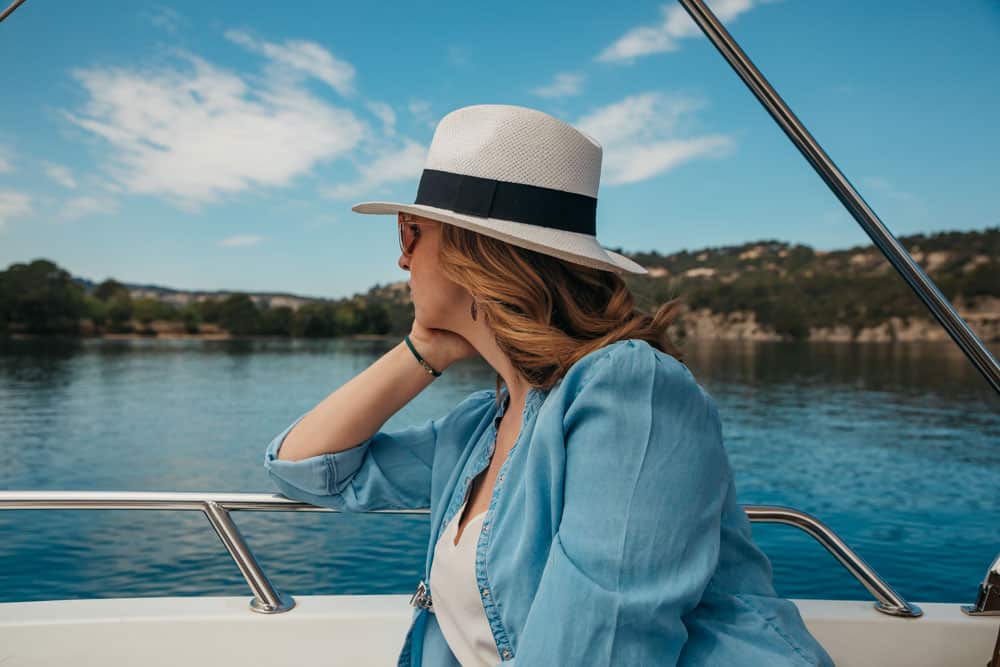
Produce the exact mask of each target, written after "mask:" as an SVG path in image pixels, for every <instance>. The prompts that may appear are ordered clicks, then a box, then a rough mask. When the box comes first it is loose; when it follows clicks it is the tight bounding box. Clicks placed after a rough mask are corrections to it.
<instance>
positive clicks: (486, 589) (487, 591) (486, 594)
mask: <svg viewBox="0 0 1000 667" xmlns="http://www.w3.org/2000/svg"><path fill="white" fill-rule="evenodd" d="M489 596H490V589H488V588H484V589H483V597H484V598H488V597H489Z"/></svg>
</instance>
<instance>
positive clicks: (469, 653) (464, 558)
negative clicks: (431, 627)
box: [430, 503, 501, 667]
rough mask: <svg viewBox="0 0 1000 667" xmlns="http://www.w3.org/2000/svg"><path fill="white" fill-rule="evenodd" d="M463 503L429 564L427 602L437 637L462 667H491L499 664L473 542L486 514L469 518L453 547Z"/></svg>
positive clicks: (442, 533)
mask: <svg viewBox="0 0 1000 667" xmlns="http://www.w3.org/2000/svg"><path fill="white" fill-rule="evenodd" d="M464 511H465V503H463V504H462V507H460V508H459V509H458V511H457V512H455V516H454V517H453V518H452V520H451V523H449V524H448V526H447V528H446V529H445V530H443V531H442V532H441V537H440V538H438V541H437V544H436V545H435V546H434V562H433V563H431V577H430V578H431V580H430V587H431V600H432V604H433V610H434V614H435V616H436V617H437V622H438V625H439V626H440V628H441V634H443V635H444V638H445V641H447V642H448V646H449V648H451V652H452V653H454V654H455V657H456V658H457V659H458V661H459V662H460V663H461V664H462V667H475V666H478V665H485V666H488V667H495V665H496V664H497V663H499V662H501V660H500V654H499V653H497V645H496V642H495V641H494V639H493V631H492V630H491V629H490V623H489V620H487V618H486V610H485V609H483V601H482V598H480V597H479V582H477V581H476V542H477V541H478V540H479V533H480V529H481V527H482V523H483V518H484V517H485V516H486V512H482V513H480V514H477V515H476V516H475V517H473V518H472V519H471V520H470V521H469V523H468V525H466V527H465V530H463V531H462V539H461V541H459V543H458V545H457V546H456V545H455V535H457V534H458V522H459V519H461V517H462V512H464Z"/></svg>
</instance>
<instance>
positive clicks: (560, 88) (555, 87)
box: [531, 72, 583, 98]
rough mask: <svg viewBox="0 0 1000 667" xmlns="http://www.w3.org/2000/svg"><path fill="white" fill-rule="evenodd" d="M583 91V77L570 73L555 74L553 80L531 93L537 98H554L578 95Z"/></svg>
mask: <svg viewBox="0 0 1000 667" xmlns="http://www.w3.org/2000/svg"><path fill="white" fill-rule="evenodd" d="M582 89H583V75H582V74H574V73H571V72H563V73H561V74H556V76H555V79H554V80H553V81H552V82H551V83H549V84H546V85H544V86H539V87H537V88H533V89H532V91H531V92H532V93H534V94H535V95H538V96H539V97H547V98H556V97H570V96H571V95H579V94H580V91H581V90H582Z"/></svg>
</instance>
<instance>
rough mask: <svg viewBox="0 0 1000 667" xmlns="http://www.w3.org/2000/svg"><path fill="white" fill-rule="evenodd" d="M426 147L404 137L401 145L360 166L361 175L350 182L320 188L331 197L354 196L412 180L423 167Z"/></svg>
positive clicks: (343, 197) (349, 197)
mask: <svg viewBox="0 0 1000 667" xmlns="http://www.w3.org/2000/svg"><path fill="white" fill-rule="evenodd" d="M426 159H427V147H426V146H423V145H422V144H419V143H417V142H415V141H412V140H410V139H407V140H406V142H405V144H404V145H403V146H402V147H401V148H396V149H393V150H392V151H388V152H385V153H383V154H382V155H380V156H379V157H378V158H376V159H375V160H374V161H372V162H371V163H369V164H367V165H364V166H362V167H360V169H359V171H360V172H361V175H360V178H359V179H358V180H357V181H355V182H353V183H339V184H337V185H333V186H330V187H327V188H324V189H323V191H322V192H323V194H324V195H325V196H326V197H329V198H331V199H353V198H356V197H361V196H363V195H364V194H365V193H367V192H370V191H372V190H375V189H376V188H378V187H381V186H383V185H385V184H387V183H396V182H399V181H415V180H416V179H417V178H418V177H419V176H420V172H421V171H422V170H423V168H424V162H425V161H426Z"/></svg>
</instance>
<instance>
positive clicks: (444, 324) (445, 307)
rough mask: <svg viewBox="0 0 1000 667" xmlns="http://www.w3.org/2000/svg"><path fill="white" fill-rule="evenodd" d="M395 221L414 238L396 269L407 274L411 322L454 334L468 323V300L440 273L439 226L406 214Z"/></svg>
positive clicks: (427, 219) (458, 288)
mask: <svg viewBox="0 0 1000 667" xmlns="http://www.w3.org/2000/svg"><path fill="white" fill-rule="evenodd" d="M398 219H399V222H402V223H403V224H404V225H406V226H407V227H410V230H409V232H410V233H412V234H415V235H416V243H415V244H414V246H413V250H412V253H411V254H410V255H409V256H407V255H405V254H403V253H400V256H399V268H401V269H404V270H406V271H409V272H410V281H409V282H410V298H411V299H412V300H413V309H414V316H415V319H416V320H417V321H418V322H420V324H422V325H423V326H425V327H427V328H430V329H447V330H449V331H455V332H458V331H459V329H460V327H461V326H462V325H463V324H465V323H466V321H468V322H471V318H470V317H469V306H470V302H471V300H472V296H471V295H470V294H469V292H468V290H466V289H465V288H464V287H462V286H461V285H459V284H457V283H454V282H452V281H451V280H449V279H448V278H446V277H445V276H444V274H443V273H442V272H441V265H440V262H439V261H438V248H439V246H440V243H441V225H442V224H443V223H440V222H438V221H437V220H431V219H429V218H423V217H420V216H416V215H412V214H407V213H399V214H398ZM463 315H464V317H463Z"/></svg>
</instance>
